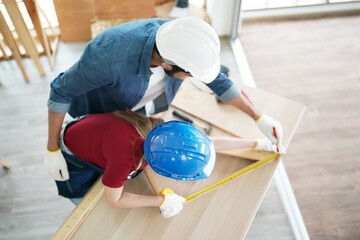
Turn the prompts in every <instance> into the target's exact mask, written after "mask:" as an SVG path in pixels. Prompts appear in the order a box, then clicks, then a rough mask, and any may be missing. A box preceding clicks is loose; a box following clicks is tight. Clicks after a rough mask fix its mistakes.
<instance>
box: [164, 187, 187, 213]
mask: <svg viewBox="0 0 360 240" xmlns="http://www.w3.org/2000/svg"><path fill="white" fill-rule="evenodd" d="M160 194H161V195H163V196H164V200H163V202H162V203H161V205H160V211H161V214H162V215H163V217H164V218H170V217H173V216H175V215H176V214H178V213H179V212H180V211H181V210H182V209H183V203H185V198H183V197H181V196H179V195H177V194H176V193H174V192H173V190H171V189H170V188H165V189H163V190H162V191H161V193H160Z"/></svg>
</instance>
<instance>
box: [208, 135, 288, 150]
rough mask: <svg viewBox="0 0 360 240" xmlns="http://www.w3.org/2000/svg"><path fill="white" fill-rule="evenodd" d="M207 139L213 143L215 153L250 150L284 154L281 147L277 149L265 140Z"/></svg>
mask: <svg viewBox="0 0 360 240" xmlns="http://www.w3.org/2000/svg"><path fill="white" fill-rule="evenodd" d="M209 139H210V140H211V141H212V142H213V143H214V145H215V149H216V151H226V150H232V149H246V148H251V149H255V150H262V151H268V152H274V153H279V154H285V149H284V147H283V146H282V145H280V146H279V147H278V146H276V145H274V144H272V143H271V142H270V141H269V140H268V139H267V138H264V139H256V140H252V139H242V138H236V137H209Z"/></svg>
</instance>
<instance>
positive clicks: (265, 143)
mask: <svg viewBox="0 0 360 240" xmlns="http://www.w3.org/2000/svg"><path fill="white" fill-rule="evenodd" d="M253 149H255V150H263V151H268V152H274V153H278V154H285V148H284V146H283V145H282V144H280V145H279V146H276V145H274V144H272V143H271V142H270V140H269V139H267V138H263V139H256V144H255V146H254V148H253Z"/></svg>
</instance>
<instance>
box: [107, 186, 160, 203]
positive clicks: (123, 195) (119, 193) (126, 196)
mask: <svg viewBox="0 0 360 240" xmlns="http://www.w3.org/2000/svg"><path fill="white" fill-rule="evenodd" d="M104 189H105V198H106V200H107V202H108V203H109V204H110V205H111V206H113V207H116V208H139V207H159V206H160V205H161V203H162V201H163V199H164V197H163V196H162V195H157V196H145V195H139V194H134V193H128V192H123V187H120V188H110V187H107V186H104Z"/></svg>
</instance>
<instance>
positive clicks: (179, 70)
mask: <svg viewBox="0 0 360 240" xmlns="http://www.w3.org/2000/svg"><path fill="white" fill-rule="evenodd" d="M154 50H155V51H156V52H157V54H159V56H160V57H161V55H160V52H159V50H158V48H157V46H156V43H155V45H154ZM171 66H172V69H171V70H166V69H164V71H165V72H166V74H167V75H169V76H171V77H172V76H173V75H174V74H175V73H178V72H185V73H189V72H188V71H185V70H184V69H182V68H181V67H179V66H177V65H171Z"/></svg>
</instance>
